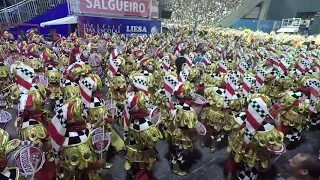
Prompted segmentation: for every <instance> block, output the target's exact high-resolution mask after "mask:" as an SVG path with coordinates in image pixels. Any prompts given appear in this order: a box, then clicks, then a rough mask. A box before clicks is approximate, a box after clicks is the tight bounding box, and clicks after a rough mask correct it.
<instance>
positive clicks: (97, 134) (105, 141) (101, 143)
mask: <svg viewBox="0 0 320 180" xmlns="http://www.w3.org/2000/svg"><path fill="white" fill-rule="evenodd" d="M91 140H92V144H93V150H94V151H95V152H96V153H101V152H103V151H107V150H108V148H109V146H110V142H111V136H110V134H109V132H108V131H107V130H105V131H104V135H103V129H102V128H97V129H95V130H93V131H92V132H91Z"/></svg>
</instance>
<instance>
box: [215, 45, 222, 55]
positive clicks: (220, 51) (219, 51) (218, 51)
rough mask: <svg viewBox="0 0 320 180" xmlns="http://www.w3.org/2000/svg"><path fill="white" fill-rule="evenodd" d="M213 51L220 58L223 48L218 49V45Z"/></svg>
mask: <svg viewBox="0 0 320 180" xmlns="http://www.w3.org/2000/svg"><path fill="white" fill-rule="evenodd" d="M215 50H216V52H217V54H218V55H220V56H222V54H223V48H222V47H220V46H219V45H218V46H216V48H215Z"/></svg>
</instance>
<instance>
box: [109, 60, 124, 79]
mask: <svg viewBox="0 0 320 180" xmlns="http://www.w3.org/2000/svg"><path fill="white" fill-rule="evenodd" d="M121 63H122V59H120V58H119V59H112V60H110V65H109V73H110V75H112V76H114V75H115V74H116V73H117V72H118V70H119V68H120V65H121Z"/></svg>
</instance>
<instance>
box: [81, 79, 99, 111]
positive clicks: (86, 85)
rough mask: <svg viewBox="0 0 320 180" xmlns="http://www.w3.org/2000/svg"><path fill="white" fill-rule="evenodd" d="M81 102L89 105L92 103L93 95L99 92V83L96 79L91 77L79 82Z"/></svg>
mask: <svg viewBox="0 0 320 180" xmlns="http://www.w3.org/2000/svg"><path fill="white" fill-rule="evenodd" d="M79 86H80V93H81V100H82V102H83V103H84V104H86V105H89V104H90V103H91V101H92V94H93V92H94V91H96V90H97V83H96V80H95V78H94V77H92V76H90V77H87V78H84V79H82V80H80V81H79Z"/></svg>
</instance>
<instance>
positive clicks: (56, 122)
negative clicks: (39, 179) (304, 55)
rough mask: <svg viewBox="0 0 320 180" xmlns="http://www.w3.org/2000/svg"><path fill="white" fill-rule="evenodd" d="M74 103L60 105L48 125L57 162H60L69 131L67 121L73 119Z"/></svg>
mask: <svg viewBox="0 0 320 180" xmlns="http://www.w3.org/2000/svg"><path fill="white" fill-rule="evenodd" d="M72 105H73V103H68V104H65V105H63V106H62V107H60V108H59V109H58V110H57V111H56V115H55V116H54V117H53V118H52V121H51V123H49V125H48V132H49V133H50V136H51V145H52V148H53V154H54V156H55V163H56V164H59V152H60V150H61V147H62V145H63V143H64V140H65V136H66V133H67V121H68V120H71V119H72V115H71V114H72V113H71V110H72Z"/></svg>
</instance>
